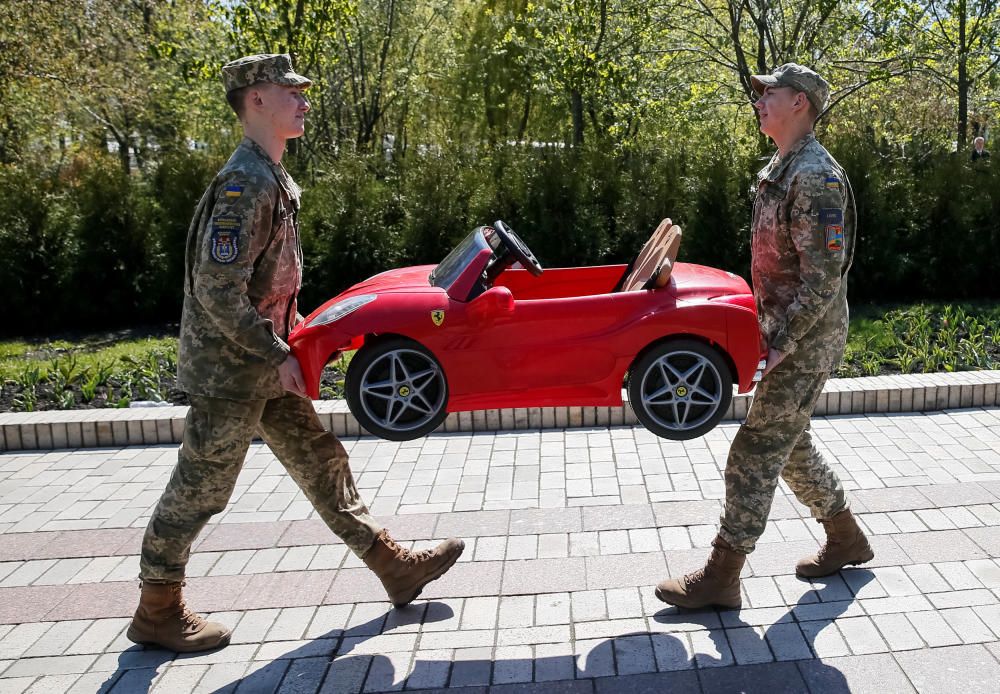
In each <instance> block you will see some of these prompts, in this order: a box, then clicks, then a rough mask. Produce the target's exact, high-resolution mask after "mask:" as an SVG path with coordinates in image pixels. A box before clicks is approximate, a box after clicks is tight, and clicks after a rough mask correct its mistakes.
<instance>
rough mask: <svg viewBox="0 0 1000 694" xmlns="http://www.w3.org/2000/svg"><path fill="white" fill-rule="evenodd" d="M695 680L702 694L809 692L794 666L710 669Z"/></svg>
mask: <svg viewBox="0 0 1000 694" xmlns="http://www.w3.org/2000/svg"><path fill="white" fill-rule="evenodd" d="M698 679H699V680H700V681H701V686H702V689H703V691H706V692H743V693H745V694H754V693H756V692H759V693H760V694H799V693H802V694H806V693H807V692H808V691H809V689H808V687H807V686H806V683H805V680H803V678H802V675H801V674H800V673H799V671H798V669H797V668H796V666H795V663H765V664H762V665H737V666H736V667H727V668H710V669H706V670H699V671H698ZM832 691H837V690H832ZM842 691H843V690H842Z"/></svg>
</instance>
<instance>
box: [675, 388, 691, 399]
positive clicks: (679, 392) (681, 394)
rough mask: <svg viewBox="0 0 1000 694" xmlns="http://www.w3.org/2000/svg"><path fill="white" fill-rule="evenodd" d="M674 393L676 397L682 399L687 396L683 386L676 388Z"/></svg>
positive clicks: (686, 390)
mask: <svg viewBox="0 0 1000 694" xmlns="http://www.w3.org/2000/svg"><path fill="white" fill-rule="evenodd" d="M676 392H677V397H679V398H683V397H684V396H686V395H687V394H688V389H687V388H685V387H684V386H678V387H677V391H676Z"/></svg>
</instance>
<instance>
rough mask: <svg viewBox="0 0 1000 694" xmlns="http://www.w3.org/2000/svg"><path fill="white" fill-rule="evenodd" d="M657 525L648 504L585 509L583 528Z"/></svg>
mask: <svg viewBox="0 0 1000 694" xmlns="http://www.w3.org/2000/svg"><path fill="white" fill-rule="evenodd" d="M655 525H656V523H655V522H654V518H653V508H652V507H651V506H649V505H648V504H641V505H636V506H612V507H605V508H584V509H583V530H584V531H595V530H631V529H633V528H652V527H654V526H655Z"/></svg>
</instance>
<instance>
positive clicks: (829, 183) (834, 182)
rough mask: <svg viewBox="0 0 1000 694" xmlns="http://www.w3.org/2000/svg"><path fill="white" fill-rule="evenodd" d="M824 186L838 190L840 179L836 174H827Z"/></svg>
mask: <svg viewBox="0 0 1000 694" xmlns="http://www.w3.org/2000/svg"><path fill="white" fill-rule="evenodd" d="M826 187H827V188H829V189H830V190H840V179H839V178H837V177H836V176H827V177H826Z"/></svg>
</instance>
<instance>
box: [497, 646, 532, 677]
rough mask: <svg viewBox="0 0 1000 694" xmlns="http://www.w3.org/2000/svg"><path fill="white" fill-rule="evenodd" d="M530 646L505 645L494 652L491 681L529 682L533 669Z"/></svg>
mask: <svg viewBox="0 0 1000 694" xmlns="http://www.w3.org/2000/svg"><path fill="white" fill-rule="evenodd" d="M532 658H533V651H532V649H531V646H507V647H504V648H497V649H496V651H495V652H494V659H495V660H494V662H493V683H494V684H509V683H511V682H530V681H531V677H532V669H533V665H534V663H533V660H532Z"/></svg>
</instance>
